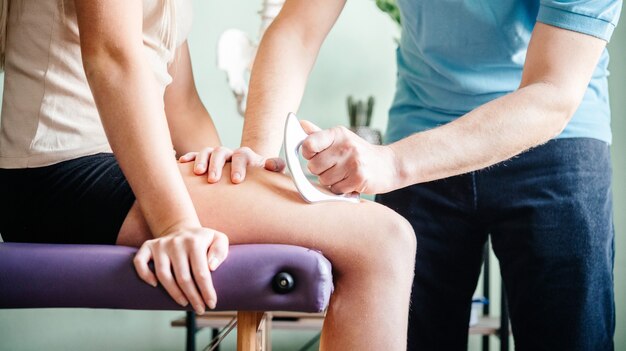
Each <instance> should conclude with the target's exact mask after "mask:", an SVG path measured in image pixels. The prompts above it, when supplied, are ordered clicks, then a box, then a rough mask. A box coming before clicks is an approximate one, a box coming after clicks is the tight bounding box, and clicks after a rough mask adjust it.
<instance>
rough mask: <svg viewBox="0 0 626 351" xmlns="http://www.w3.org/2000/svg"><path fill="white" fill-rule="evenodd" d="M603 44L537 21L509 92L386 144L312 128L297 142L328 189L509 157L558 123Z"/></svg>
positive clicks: (369, 186)
mask: <svg viewBox="0 0 626 351" xmlns="http://www.w3.org/2000/svg"><path fill="white" fill-rule="evenodd" d="M605 45H606V42H605V41H603V40H601V39H598V38H595V37H592V36H589V35H585V34H581V33H577V32H573V31H569V30H565V29H561V28H557V27H553V26H549V25H546V24H542V23H537V25H536V26H535V29H534V31H533V34H532V38H531V41H530V45H529V48H528V52H527V56H526V63H525V66H524V71H523V77H522V81H521V84H520V86H519V88H518V89H517V90H516V91H515V92H513V93H510V94H508V95H505V96H503V97H501V98H498V99H495V100H493V101H491V102H489V103H487V104H485V105H483V106H480V107H478V108H477V109H475V110H473V111H471V112H470V113H468V114H466V115H464V116H462V117H461V118H459V119H457V120H455V121H454V122H451V123H449V124H446V125H443V126H441V127H438V128H435V129H432V130H429V131H425V132H421V133H417V134H414V135H412V136H410V137H407V138H405V139H403V140H400V141H398V142H396V143H394V144H391V145H389V146H372V145H368V144H367V143H365V142H363V141H362V140H361V139H359V138H358V137H356V136H355V135H354V134H352V133H350V132H349V131H347V130H345V128H334V129H330V130H325V131H320V132H316V133H314V134H313V135H312V136H310V137H309V138H308V140H307V141H306V143H305V145H303V149H304V153H305V157H306V158H308V159H310V162H309V168H310V169H312V170H314V173H316V174H320V182H321V183H322V184H325V185H330V186H331V189H332V190H333V191H334V192H337V193H345V192H351V191H361V192H365V193H383V192H388V191H391V190H394V189H399V188H402V187H405V186H408V185H411V184H416V183H422V182H427V181H431V180H436V179H442V178H446V177H450V176H453V175H458V174H462V173H466V172H470V171H474V170H478V169H481V168H484V167H488V166H490V165H493V164H496V163H498V162H501V161H504V160H506V159H509V158H511V157H512V156H515V155H517V154H519V153H521V152H524V151H525V150H528V149H530V148H532V147H534V146H537V145H540V144H542V143H545V142H547V141H548V140H550V139H551V138H553V137H555V136H557V135H558V134H559V133H560V132H561V131H562V130H563V128H565V126H566V125H567V123H568V122H569V120H570V119H571V117H572V115H573V114H574V112H575V111H576V109H577V108H578V106H579V104H580V103H581V101H582V98H583V95H584V93H585V91H586V89H587V86H588V84H589V81H590V79H591V75H592V73H593V71H594V69H595V66H596V64H597V62H598V60H599V57H600V55H601V53H602V51H603V49H604V47H605ZM330 166H333V167H332V169H330V168H331V167H330Z"/></svg>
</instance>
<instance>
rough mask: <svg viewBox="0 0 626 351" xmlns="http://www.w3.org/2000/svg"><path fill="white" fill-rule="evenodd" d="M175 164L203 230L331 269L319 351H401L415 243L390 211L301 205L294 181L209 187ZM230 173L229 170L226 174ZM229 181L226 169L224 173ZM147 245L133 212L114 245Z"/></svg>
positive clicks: (253, 176) (261, 177)
mask: <svg viewBox="0 0 626 351" xmlns="http://www.w3.org/2000/svg"><path fill="white" fill-rule="evenodd" d="M192 165H193V164H191V163H188V164H180V169H181V173H182V174H183V176H184V178H185V181H186V184H187V188H188V189H189V192H190V193H191V196H192V199H193V201H194V204H195V207H196V210H197V212H198V215H199V217H200V220H201V221H202V225H204V226H206V227H208V228H212V229H216V230H219V231H221V232H224V233H226V234H227V235H228V237H229V239H230V242H231V244H243V243H281V244H293V245H300V246H304V247H309V248H314V249H318V250H320V251H322V253H323V254H324V255H325V256H326V257H327V258H328V259H329V260H330V261H331V262H332V264H333V277H334V280H335V292H334V294H333V296H332V297H331V303H330V306H329V309H328V313H327V316H326V319H325V322H324V327H323V333H322V340H321V346H322V349H324V350H384V349H386V350H405V349H406V332H407V330H406V325H407V320H408V309H409V297H410V289H411V284H412V281H413V265H414V258H415V236H414V233H413V230H412V229H411V226H410V225H409V224H408V222H406V221H405V220H404V219H403V218H402V217H400V216H399V215H398V214H396V213H395V212H393V211H392V210H390V209H388V208H386V207H384V206H381V205H378V204H375V203H372V202H365V201H364V202H362V203H361V204H358V205H356V204H350V203H339V202H337V203H321V204H314V205H311V204H306V203H304V202H303V201H302V200H301V198H300V196H299V195H298V193H297V192H296V190H295V187H294V186H293V184H292V183H291V180H290V179H289V178H288V177H286V176H284V175H281V174H276V173H271V172H268V171H264V170H260V169H254V170H250V172H249V174H248V175H247V177H246V181H245V182H243V183H242V184H237V185H234V184H231V183H230V180H228V179H227V178H228V177H223V179H222V181H220V182H219V183H217V184H208V183H207V180H206V177H204V176H196V175H194V174H193V172H192ZM227 168H228V166H227ZM224 174H226V175H227V174H229V169H225V170H224ZM149 238H151V237H150V234H149V232H148V228H147V226H146V225H145V222H144V221H143V218H142V216H141V213H140V211H139V209H138V207H137V206H133V208H132V209H131V211H130V213H129V215H128V217H127V219H126V221H125V222H124V225H123V226H122V229H121V230H120V235H119V239H118V244H124V245H133V246H139V245H141V243H142V242H143V241H145V240H147V239H149Z"/></svg>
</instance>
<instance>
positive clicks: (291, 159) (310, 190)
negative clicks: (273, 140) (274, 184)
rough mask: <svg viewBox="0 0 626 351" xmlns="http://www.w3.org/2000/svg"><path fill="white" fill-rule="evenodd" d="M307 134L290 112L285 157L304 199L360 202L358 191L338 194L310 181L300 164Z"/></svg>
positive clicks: (286, 126) (312, 201)
mask: <svg viewBox="0 0 626 351" xmlns="http://www.w3.org/2000/svg"><path fill="white" fill-rule="evenodd" d="M307 136H308V135H307V133H306V132H305V131H304V129H302V126H301V125H300V121H298V117H296V115H295V114H293V113H290V114H289V115H288V116H287V121H286V122H285V136H284V139H283V149H284V150H285V159H286V162H287V168H289V173H291V178H292V179H293V182H294V183H295V184H296V188H297V189H298V192H299V193H300V195H301V196H302V198H303V199H304V201H306V202H308V203H314V202H322V201H348V202H353V203H359V198H360V196H359V194H358V193H349V194H341V195H337V194H333V193H331V192H330V190H328V191H324V190H320V189H319V188H317V187H315V186H314V185H313V184H311V182H309V180H308V179H307V177H306V175H305V174H304V171H303V170H302V167H301V166H300V147H301V146H302V142H303V141H304V139H306V137H307Z"/></svg>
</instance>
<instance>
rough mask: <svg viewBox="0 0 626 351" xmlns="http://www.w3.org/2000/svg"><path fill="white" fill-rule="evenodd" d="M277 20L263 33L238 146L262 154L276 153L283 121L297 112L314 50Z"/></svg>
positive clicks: (280, 140) (279, 145)
mask: <svg viewBox="0 0 626 351" xmlns="http://www.w3.org/2000/svg"><path fill="white" fill-rule="evenodd" d="M277 21H278V22H276V23H274V24H272V26H270V28H269V29H268V30H267V32H266V33H265V36H264V37H263V41H262V42H261V45H260V47H259V51H258V53H257V56H256V59H255V62H254V68H253V70H252V76H251V77H250V91H249V96H248V104H247V110H246V118H245V122H244V128H243V134H242V139H241V145H242V146H247V147H250V148H251V149H253V150H254V151H256V152H257V153H259V154H261V155H264V156H277V155H278V153H279V152H280V147H281V142H282V140H283V124H284V122H285V118H286V117H287V114H288V113H289V112H297V110H298V106H299V105H300V101H301V100H302V95H303V94H304V87H305V85H306V80H307V78H308V76H309V73H310V71H311V68H312V67H313V64H314V63H315V59H316V57H317V49H318V48H312V47H311V46H310V45H306V44H305V43H304V42H303V41H302V39H301V36H299V35H298V34H296V33H293V32H292V31H290V30H289V29H288V28H287V26H285V25H283V24H282V23H280V19H277Z"/></svg>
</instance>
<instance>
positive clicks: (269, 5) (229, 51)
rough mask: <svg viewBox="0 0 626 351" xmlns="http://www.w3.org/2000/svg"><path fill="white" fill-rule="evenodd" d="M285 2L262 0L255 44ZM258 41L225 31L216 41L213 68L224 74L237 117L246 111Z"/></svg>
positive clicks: (239, 31) (240, 32) (238, 31)
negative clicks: (215, 65)
mask: <svg viewBox="0 0 626 351" xmlns="http://www.w3.org/2000/svg"><path fill="white" fill-rule="evenodd" d="M284 3H285V0H263V7H262V9H261V11H260V12H259V14H260V15H261V28H260V31H259V42H260V41H261V38H262V37H263V33H265V30H266V29H267V27H269V25H270V24H271V23H272V21H273V20H274V18H276V16H277V15H278V13H279V12H280V9H281V8H282V7H283V4H284ZM257 46H258V42H254V41H253V40H252V39H250V37H249V36H248V35H247V34H246V33H245V32H244V31H242V30H239V29H228V30H226V31H224V33H222V35H221V36H220V38H219V40H218V42H217V67H218V68H219V69H221V70H222V71H224V72H226V76H227V79H228V85H229V86H230V89H231V90H232V91H233V94H234V95H235V98H236V99H237V111H238V112H239V114H240V115H241V116H243V115H244V113H245V111H246V98H247V95H248V80H249V77H250V70H251V69H252V64H253V63H254V57H255V56H256V50H257Z"/></svg>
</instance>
